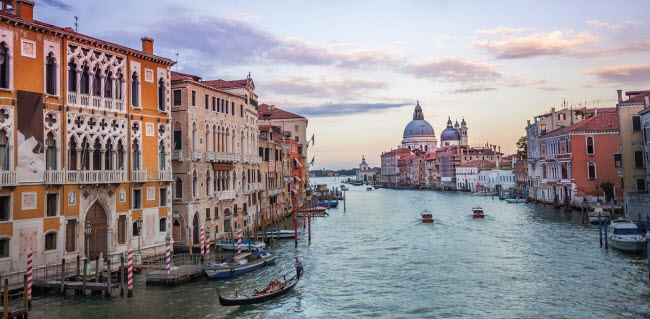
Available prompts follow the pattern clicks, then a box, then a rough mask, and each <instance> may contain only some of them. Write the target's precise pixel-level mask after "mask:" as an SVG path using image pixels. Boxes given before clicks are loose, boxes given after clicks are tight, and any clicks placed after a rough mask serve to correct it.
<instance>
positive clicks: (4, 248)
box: [0, 238, 9, 257]
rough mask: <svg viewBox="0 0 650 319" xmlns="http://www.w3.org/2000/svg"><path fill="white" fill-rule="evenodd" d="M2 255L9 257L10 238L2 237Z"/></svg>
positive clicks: (0, 244)
mask: <svg viewBox="0 0 650 319" xmlns="http://www.w3.org/2000/svg"><path fill="white" fill-rule="evenodd" d="M0 257H9V239H7V238H4V239H0Z"/></svg>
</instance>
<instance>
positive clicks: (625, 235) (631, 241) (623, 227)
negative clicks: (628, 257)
mask: <svg viewBox="0 0 650 319" xmlns="http://www.w3.org/2000/svg"><path fill="white" fill-rule="evenodd" d="M607 237H608V238H607V242H608V243H609V245H610V246H612V247H613V248H616V249H618V250H622V251H624V252H628V253H640V252H643V251H644V250H646V238H645V237H644V236H643V235H642V234H641V232H640V230H639V228H638V227H637V225H636V224H634V222H633V221H631V220H627V219H622V218H619V219H615V220H612V224H611V226H610V228H609V234H608V236H607Z"/></svg>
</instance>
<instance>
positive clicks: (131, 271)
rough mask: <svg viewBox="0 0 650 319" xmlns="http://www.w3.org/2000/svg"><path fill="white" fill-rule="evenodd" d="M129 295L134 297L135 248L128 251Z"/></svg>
mask: <svg viewBox="0 0 650 319" xmlns="http://www.w3.org/2000/svg"><path fill="white" fill-rule="evenodd" d="M126 260H127V267H128V268H129V269H128V272H127V294H126V295H127V297H133V249H129V250H128V252H127V259H126Z"/></svg>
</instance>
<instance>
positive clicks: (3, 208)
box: [0, 196, 11, 221]
mask: <svg viewBox="0 0 650 319" xmlns="http://www.w3.org/2000/svg"><path fill="white" fill-rule="evenodd" d="M9 199H10V197H9V196H2V197H0V221H8V220H9V218H11V216H10V210H9Z"/></svg>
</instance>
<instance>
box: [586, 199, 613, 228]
mask: <svg viewBox="0 0 650 319" xmlns="http://www.w3.org/2000/svg"><path fill="white" fill-rule="evenodd" d="M599 214H600V220H602V222H603V223H605V224H607V223H608V222H609V219H610V215H609V212H606V211H603V208H602V207H601V206H600V203H596V207H594V210H593V211H590V212H589V222H590V223H592V224H595V225H598V215H599Z"/></svg>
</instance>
